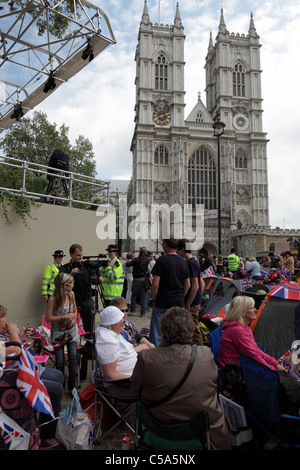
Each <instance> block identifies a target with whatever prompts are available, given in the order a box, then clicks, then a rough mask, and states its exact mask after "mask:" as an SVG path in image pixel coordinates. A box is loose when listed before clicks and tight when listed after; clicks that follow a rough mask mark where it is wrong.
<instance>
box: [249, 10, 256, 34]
mask: <svg viewBox="0 0 300 470" xmlns="http://www.w3.org/2000/svg"><path fill="white" fill-rule="evenodd" d="M249 36H250V37H252V38H257V37H258V35H257V32H256V28H255V24H254V19H253V13H252V12H251V16H250V26H249Z"/></svg>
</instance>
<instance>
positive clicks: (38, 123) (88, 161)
mask: <svg viewBox="0 0 300 470" xmlns="http://www.w3.org/2000/svg"><path fill="white" fill-rule="evenodd" d="M68 134H69V128H68V127H67V126H65V125H64V124H62V125H61V126H60V127H58V126H57V124H55V123H50V122H49V121H48V119H47V116H46V114H45V113H43V112H41V111H35V112H34V113H33V116H32V118H28V117H25V118H22V119H21V120H20V121H17V122H16V123H14V124H13V125H12V126H11V127H10V128H9V129H8V130H7V131H6V133H5V136H4V137H3V138H2V139H0V149H2V151H3V155H4V156H6V157H10V158H15V159H17V160H25V161H28V162H32V163H37V164H39V165H45V166H47V165H48V162H49V158H50V156H51V154H52V153H53V151H54V150H55V149H61V150H62V151H63V152H64V153H66V154H67V155H68V157H69V164H70V171H72V172H74V173H80V174H81V175H86V176H90V177H96V161H95V155H94V152H93V147H92V144H91V142H90V141H89V140H88V139H87V138H85V137H84V136H82V135H80V136H78V138H77V139H76V141H75V144H74V145H72V144H71V142H70V140H69V136H68ZM22 177H23V176H22V170H18V169H15V168H11V167H9V166H7V167H4V166H1V172H0V186H1V187H6V188H15V189H19V188H20V187H21V186H22ZM33 177H34V174H33V173H31V172H27V179H26V188H27V189H28V190H31V189H32V180H33ZM79 186H80V185H79ZM74 187H75V188H76V185H74ZM77 189H78V184H77Z"/></svg>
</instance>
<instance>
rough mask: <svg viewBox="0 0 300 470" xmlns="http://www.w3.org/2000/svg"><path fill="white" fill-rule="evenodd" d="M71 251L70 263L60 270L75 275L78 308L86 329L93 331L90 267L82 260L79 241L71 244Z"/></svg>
mask: <svg viewBox="0 0 300 470" xmlns="http://www.w3.org/2000/svg"><path fill="white" fill-rule="evenodd" d="M69 253H70V257H71V260H70V262H69V263H67V264H64V265H63V266H62V267H61V268H60V271H61V272H63V273H67V274H72V276H73V277H74V288H73V291H74V294H75V300H76V305H77V310H78V312H79V313H80V316H81V319H82V323H83V328H84V330H85V331H86V332H89V333H91V332H92V331H93V324H92V313H93V309H94V302H93V299H92V282H91V276H90V273H89V271H88V269H87V268H86V267H85V265H84V263H83V262H82V259H83V248H82V246H81V245H79V244H78V243H74V244H73V245H71V246H70V248H69ZM86 337H88V336H86Z"/></svg>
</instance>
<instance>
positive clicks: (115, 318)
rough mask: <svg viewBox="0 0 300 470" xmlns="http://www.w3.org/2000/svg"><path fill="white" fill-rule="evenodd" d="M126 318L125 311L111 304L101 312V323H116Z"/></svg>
mask: <svg viewBox="0 0 300 470" xmlns="http://www.w3.org/2000/svg"><path fill="white" fill-rule="evenodd" d="M122 318H124V313H123V312H121V310H120V309H119V308H118V307H114V306H113V305H110V306H109V307H106V308H105V309H104V310H102V312H100V319H101V325H103V326H107V325H114V324H115V323H118V322H119V321H120V320H122Z"/></svg>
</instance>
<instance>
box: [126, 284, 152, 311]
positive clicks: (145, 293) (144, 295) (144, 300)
mask: <svg viewBox="0 0 300 470" xmlns="http://www.w3.org/2000/svg"><path fill="white" fill-rule="evenodd" d="M144 282H145V278H144V277H141V278H139V279H133V282H132V287H131V304H130V312H131V313H134V312H135V306H136V297H137V294H138V291H140V294H141V316H144V315H146V310H147V307H148V302H149V295H150V289H145V285H144Z"/></svg>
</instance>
